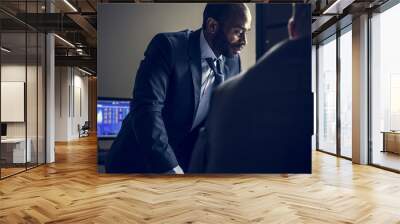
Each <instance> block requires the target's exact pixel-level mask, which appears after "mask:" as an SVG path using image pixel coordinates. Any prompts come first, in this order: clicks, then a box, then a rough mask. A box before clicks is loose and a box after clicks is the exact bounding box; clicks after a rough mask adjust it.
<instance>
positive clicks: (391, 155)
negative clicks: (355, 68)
mask: <svg viewBox="0 0 400 224" xmlns="http://www.w3.org/2000/svg"><path fill="white" fill-rule="evenodd" d="M399 21H400V4H397V5H395V6H394V7H392V8H390V9H388V10H386V11H384V12H382V13H379V14H374V15H373V17H372V18H371V29H372V30H371V35H372V37H371V53H372V54H371V102H370V103H371V107H370V108H371V111H370V112H371V122H372V123H371V126H370V128H371V129H370V133H371V140H372V151H371V152H372V153H371V162H372V164H375V165H379V166H383V167H386V168H390V169H395V170H400V63H399V56H398V54H399V52H400V42H399V40H398V36H399V34H400V31H399V29H396V28H395V27H398V22H399Z"/></svg>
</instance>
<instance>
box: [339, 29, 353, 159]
mask: <svg viewBox="0 0 400 224" xmlns="http://www.w3.org/2000/svg"><path fill="white" fill-rule="evenodd" d="M339 41H340V50H339V52H340V154H341V156H344V157H347V158H351V157H352V148H351V147H352V96H353V95H352V74H353V72H352V33H351V26H349V27H347V28H346V29H345V30H343V32H342V34H341V36H340V38H339Z"/></svg>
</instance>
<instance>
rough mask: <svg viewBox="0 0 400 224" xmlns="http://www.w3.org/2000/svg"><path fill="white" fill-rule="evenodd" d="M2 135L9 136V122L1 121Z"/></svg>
mask: <svg viewBox="0 0 400 224" xmlns="http://www.w3.org/2000/svg"><path fill="white" fill-rule="evenodd" d="M1 136H7V124H5V123H1Z"/></svg>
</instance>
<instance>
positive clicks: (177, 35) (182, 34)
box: [156, 30, 194, 43]
mask: <svg viewBox="0 0 400 224" xmlns="http://www.w3.org/2000/svg"><path fill="white" fill-rule="evenodd" d="M192 32H194V31H192V30H182V31H177V32H162V33H158V34H157V35H156V37H160V38H166V39H168V41H169V42H171V43H175V42H181V41H185V40H186V41H187V40H189V36H190V34H191V33H192Z"/></svg>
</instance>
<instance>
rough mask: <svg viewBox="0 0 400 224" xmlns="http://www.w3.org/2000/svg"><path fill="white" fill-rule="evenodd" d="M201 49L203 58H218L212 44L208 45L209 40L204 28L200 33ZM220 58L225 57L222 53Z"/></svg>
mask: <svg viewBox="0 0 400 224" xmlns="http://www.w3.org/2000/svg"><path fill="white" fill-rule="evenodd" d="M200 51H201V58H202V59H205V58H212V59H214V60H216V59H217V57H216V56H215V54H214V52H213V50H212V49H211V47H210V45H208V42H207V40H206V38H205V37H204V32H203V30H201V34H200ZM218 59H223V58H222V55H220V56H219V58H218Z"/></svg>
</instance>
